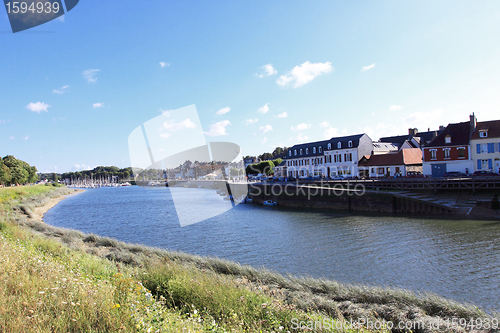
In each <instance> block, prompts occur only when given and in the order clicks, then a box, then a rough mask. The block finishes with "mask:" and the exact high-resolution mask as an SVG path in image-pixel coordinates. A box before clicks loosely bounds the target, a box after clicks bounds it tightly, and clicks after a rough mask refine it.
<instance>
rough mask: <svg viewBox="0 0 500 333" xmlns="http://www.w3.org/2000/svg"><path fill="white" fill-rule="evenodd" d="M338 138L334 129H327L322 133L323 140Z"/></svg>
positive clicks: (337, 132) (336, 130)
mask: <svg viewBox="0 0 500 333" xmlns="http://www.w3.org/2000/svg"><path fill="white" fill-rule="evenodd" d="M336 136H339V131H338V129H336V128H333V127H328V128H327V129H326V130H325V131H324V132H323V137H324V138H325V139H331V138H333V137H336Z"/></svg>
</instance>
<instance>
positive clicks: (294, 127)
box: [291, 123, 311, 131]
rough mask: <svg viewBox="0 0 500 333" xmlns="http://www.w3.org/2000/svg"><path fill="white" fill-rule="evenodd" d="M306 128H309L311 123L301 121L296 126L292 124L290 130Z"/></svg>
mask: <svg viewBox="0 0 500 333" xmlns="http://www.w3.org/2000/svg"><path fill="white" fill-rule="evenodd" d="M308 128H311V124H306V123H302V124H298V125H297V126H292V128H291V130H292V131H303V130H306V129H308Z"/></svg>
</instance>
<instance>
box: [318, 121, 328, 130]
mask: <svg viewBox="0 0 500 333" xmlns="http://www.w3.org/2000/svg"><path fill="white" fill-rule="evenodd" d="M319 127H323V128H324V127H330V123H329V122H328V121H326V120H325V121H324V122H322V123H321V124H319Z"/></svg>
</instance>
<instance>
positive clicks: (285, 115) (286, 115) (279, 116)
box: [276, 112, 288, 118]
mask: <svg viewBox="0 0 500 333" xmlns="http://www.w3.org/2000/svg"><path fill="white" fill-rule="evenodd" d="M276 117H278V118H287V117H288V113H286V112H283V113H280V114H279V115H277V116H276Z"/></svg>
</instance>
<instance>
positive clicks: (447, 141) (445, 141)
mask: <svg viewBox="0 0 500 333" xmlns="http://www.w3.org/2000/svg"><path fill="white" fill-rule="evenodd" d="M444 143H451V136H449V135H447V136H445V137H444Z"/></svg>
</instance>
